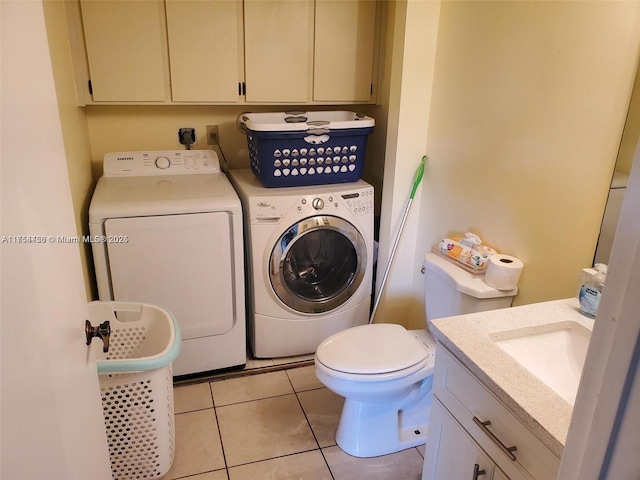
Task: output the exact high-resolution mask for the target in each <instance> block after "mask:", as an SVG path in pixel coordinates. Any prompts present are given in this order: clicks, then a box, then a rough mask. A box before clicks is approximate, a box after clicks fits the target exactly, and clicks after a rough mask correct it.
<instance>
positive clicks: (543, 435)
mask: <svg viewBox="0 0 640 480" xmlns="http://www.w3.org/2000/svg"><path fill="white" fill-rule="evenodd" d="M592 327H593V320H591V319H589V318H587V317H584V316H583V315H581V314H580V313H579V311H578V302H577V300H576V299H565V300H558V301H552V302H544V303H538V304H532V305H523V306H520V307H513V308H509V309H503V310H495V311H490V312H481V313H473V314H469V315H461V316H458V317H450V318H446V319H437V320H434V321H433V322H431V324H430V325H429V330H430V331H431V333H432V335H433V336H434V337H435V338H436V340H437V342H438V343H437V350H436V365H435V373H434V387H433V388H434V390H433V392H434V398H433V404H432V408H431V419H430V424H429V433H428V436H427V447H426V455H425V463H424V470H423V479H424V480H443V479H453V478H455V479H461V480H465V479H473V480H491V479H494V480H508V479H511V480H521V479H527V480H531V479H534V480H552V479H555V478H556V475H557V472H558V468H559V466H560V458H561V456H562V452H563V449H564V444H565V441H566V436H567V431H568V428H569V422H570V420H571V414H572V411H573V402H574V401H575V395H576V392H577V386H578V383H579V379H580V375H581V372H582V365H583V363H584V357H585V356H586V348H587V346H588V343H589V338H590V332H591V329H592Z"/></svg>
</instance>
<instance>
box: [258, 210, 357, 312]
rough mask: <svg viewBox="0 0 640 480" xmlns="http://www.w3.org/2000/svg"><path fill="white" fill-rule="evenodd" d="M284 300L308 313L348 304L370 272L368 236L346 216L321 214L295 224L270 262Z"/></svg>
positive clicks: (277, 244) (282, 238) (287, 231)
mask: <svg viewBox="0 0 640 480" xmlns="http://www.w3.org/2000/svg"><path fill="white" fill-rule="evenodd" d="M269 264H270V265H269V276H270V280H271V285H272V287H273V289H274V291H275V293H276V295H277V296H278V298H279V299H280V300H281V301H282V302H283V303H284V304H285V305H287V306H289V307H290V308H292V309H294V310H296V311H298V312H303V313H323V312H327V311H329V310H333V309H334V308H337V307H339V306H340V305H342V304H344V303H345V302H346V301H347V300H348V299H349V298H351V296H352V295H353V293H354V292H355V291H356V290H357V289H358V287H359V286H360V283H361V282H362V278H363V277H364V274H365V269H366V265H367V249H366V244H365V241H364V238H363V237H362V235H361V234H360V232H359V231H358V229H357V228H356V227H354V226H353V225H352V224H351V223H349V222H348V221H346V220H345V219H343V218H339V217H334V216H329V215H317V216H313V217H309V218H305V219H304V220H302V221H300V222H298V223H295V224H294V225H292V226H291V227H290V228H288V229H287V230H286V231H285V232H284V233H283V234H282V235H281V236H280V238H279V239H278V241H277V242H276V244H275V245H274V247H273V251H272V252H271V257H270V260H269Z"/></svg>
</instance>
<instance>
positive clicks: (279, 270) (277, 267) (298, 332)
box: [229, 170, 374, 358]
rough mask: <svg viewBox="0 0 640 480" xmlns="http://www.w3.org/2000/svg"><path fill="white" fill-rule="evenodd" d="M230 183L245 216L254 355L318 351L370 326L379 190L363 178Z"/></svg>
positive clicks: (246, 175) (247, 177)
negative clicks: (333, 338)
mask: <svg viewBox="0 0 640 480" xmlns="http://www.w3.org/2000/svg"><path fill="white" fill-rule="evenodd" d="M229 178H230V179H231V182H232V183H233V184H234V186H235V187H236V190H237V191H238V194H239V195H240V198H241V200H242V203H243V207H244V214H245V233H246V242H245V243H246V251H247V267H248V270H249V276H248V290H247V294H248V297H249V304H250V311H249V315H248V321H249V343H250V345H251V348H252V350H253V353H254V355H255V356H256V357H258V358H272V357H284V356H291V355H302V354H307V353H313V352H315V349H316V348H317V347H318V345H319V344H320V343H321V342H322V341H323V340H324V339H326V338H327V337H329V336H330V335H333V334H334V333H336V332H338V331H340V330H343V329H346V328H349V327H353V326H356V325H362V324H365V323H367V321H368V320H369V313H370V307H371V290H372V285H371V283H372V268H373V254H374V253H373V248H374V247H373V244H374V241H373V201H374V200H373V187H372V186H371V185H369V184H368V183H366V182H364V181H362V180H359V181H357V182H352V183H343V184H332V185H318V186H307V187H283V188H265V187H264V186H262V184H261V183H260V182H259V181H258V179H257V178H256V176H255V175H254V174H253V173H252V172H251V171H250V170H231V171H229Z"/></svg>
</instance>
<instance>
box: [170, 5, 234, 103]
mask: <svg viewBox="0 0 640 480" xmlns="http://www.w3.org/2000/svg"><path fill="white" fill-rule="evenodd" d="M166 15H167V37H168V44H169V61H170V65H171V98H172V100H173V101H174V102H208V103H234V102H239V101H241V91H239V88H238V84H239V83H240V82H241V81H242V78H243V74H244V72H243V58H242V31H243V27H242V2H237V1H235V0H208V1H202V0H166Z"/></svg>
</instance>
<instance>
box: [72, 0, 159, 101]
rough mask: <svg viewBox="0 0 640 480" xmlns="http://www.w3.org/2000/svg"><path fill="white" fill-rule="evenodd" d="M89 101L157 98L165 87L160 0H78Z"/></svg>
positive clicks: (151, 99)
mask: <svg viewBox="0 0 640 480" xmlns="http://www.w3.org/2000/svg"><path fill="white" fill-rule="evenodd" d="M81 8H82V23H83V27H84V34H85V41H86V48H87V61H88V64H89V74H90V79H91V86H92V89H93V100H94V101H95V102H154V101H158V102H162V101H164V100H165V99H166V92H167V91H168V83H169V79H168V63H167V52H166V45H167V38H166V27H165V18H164V3H163V2H162V1H155V0H154V1H144V2H132V1H125V0H81Z"/></svg>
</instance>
